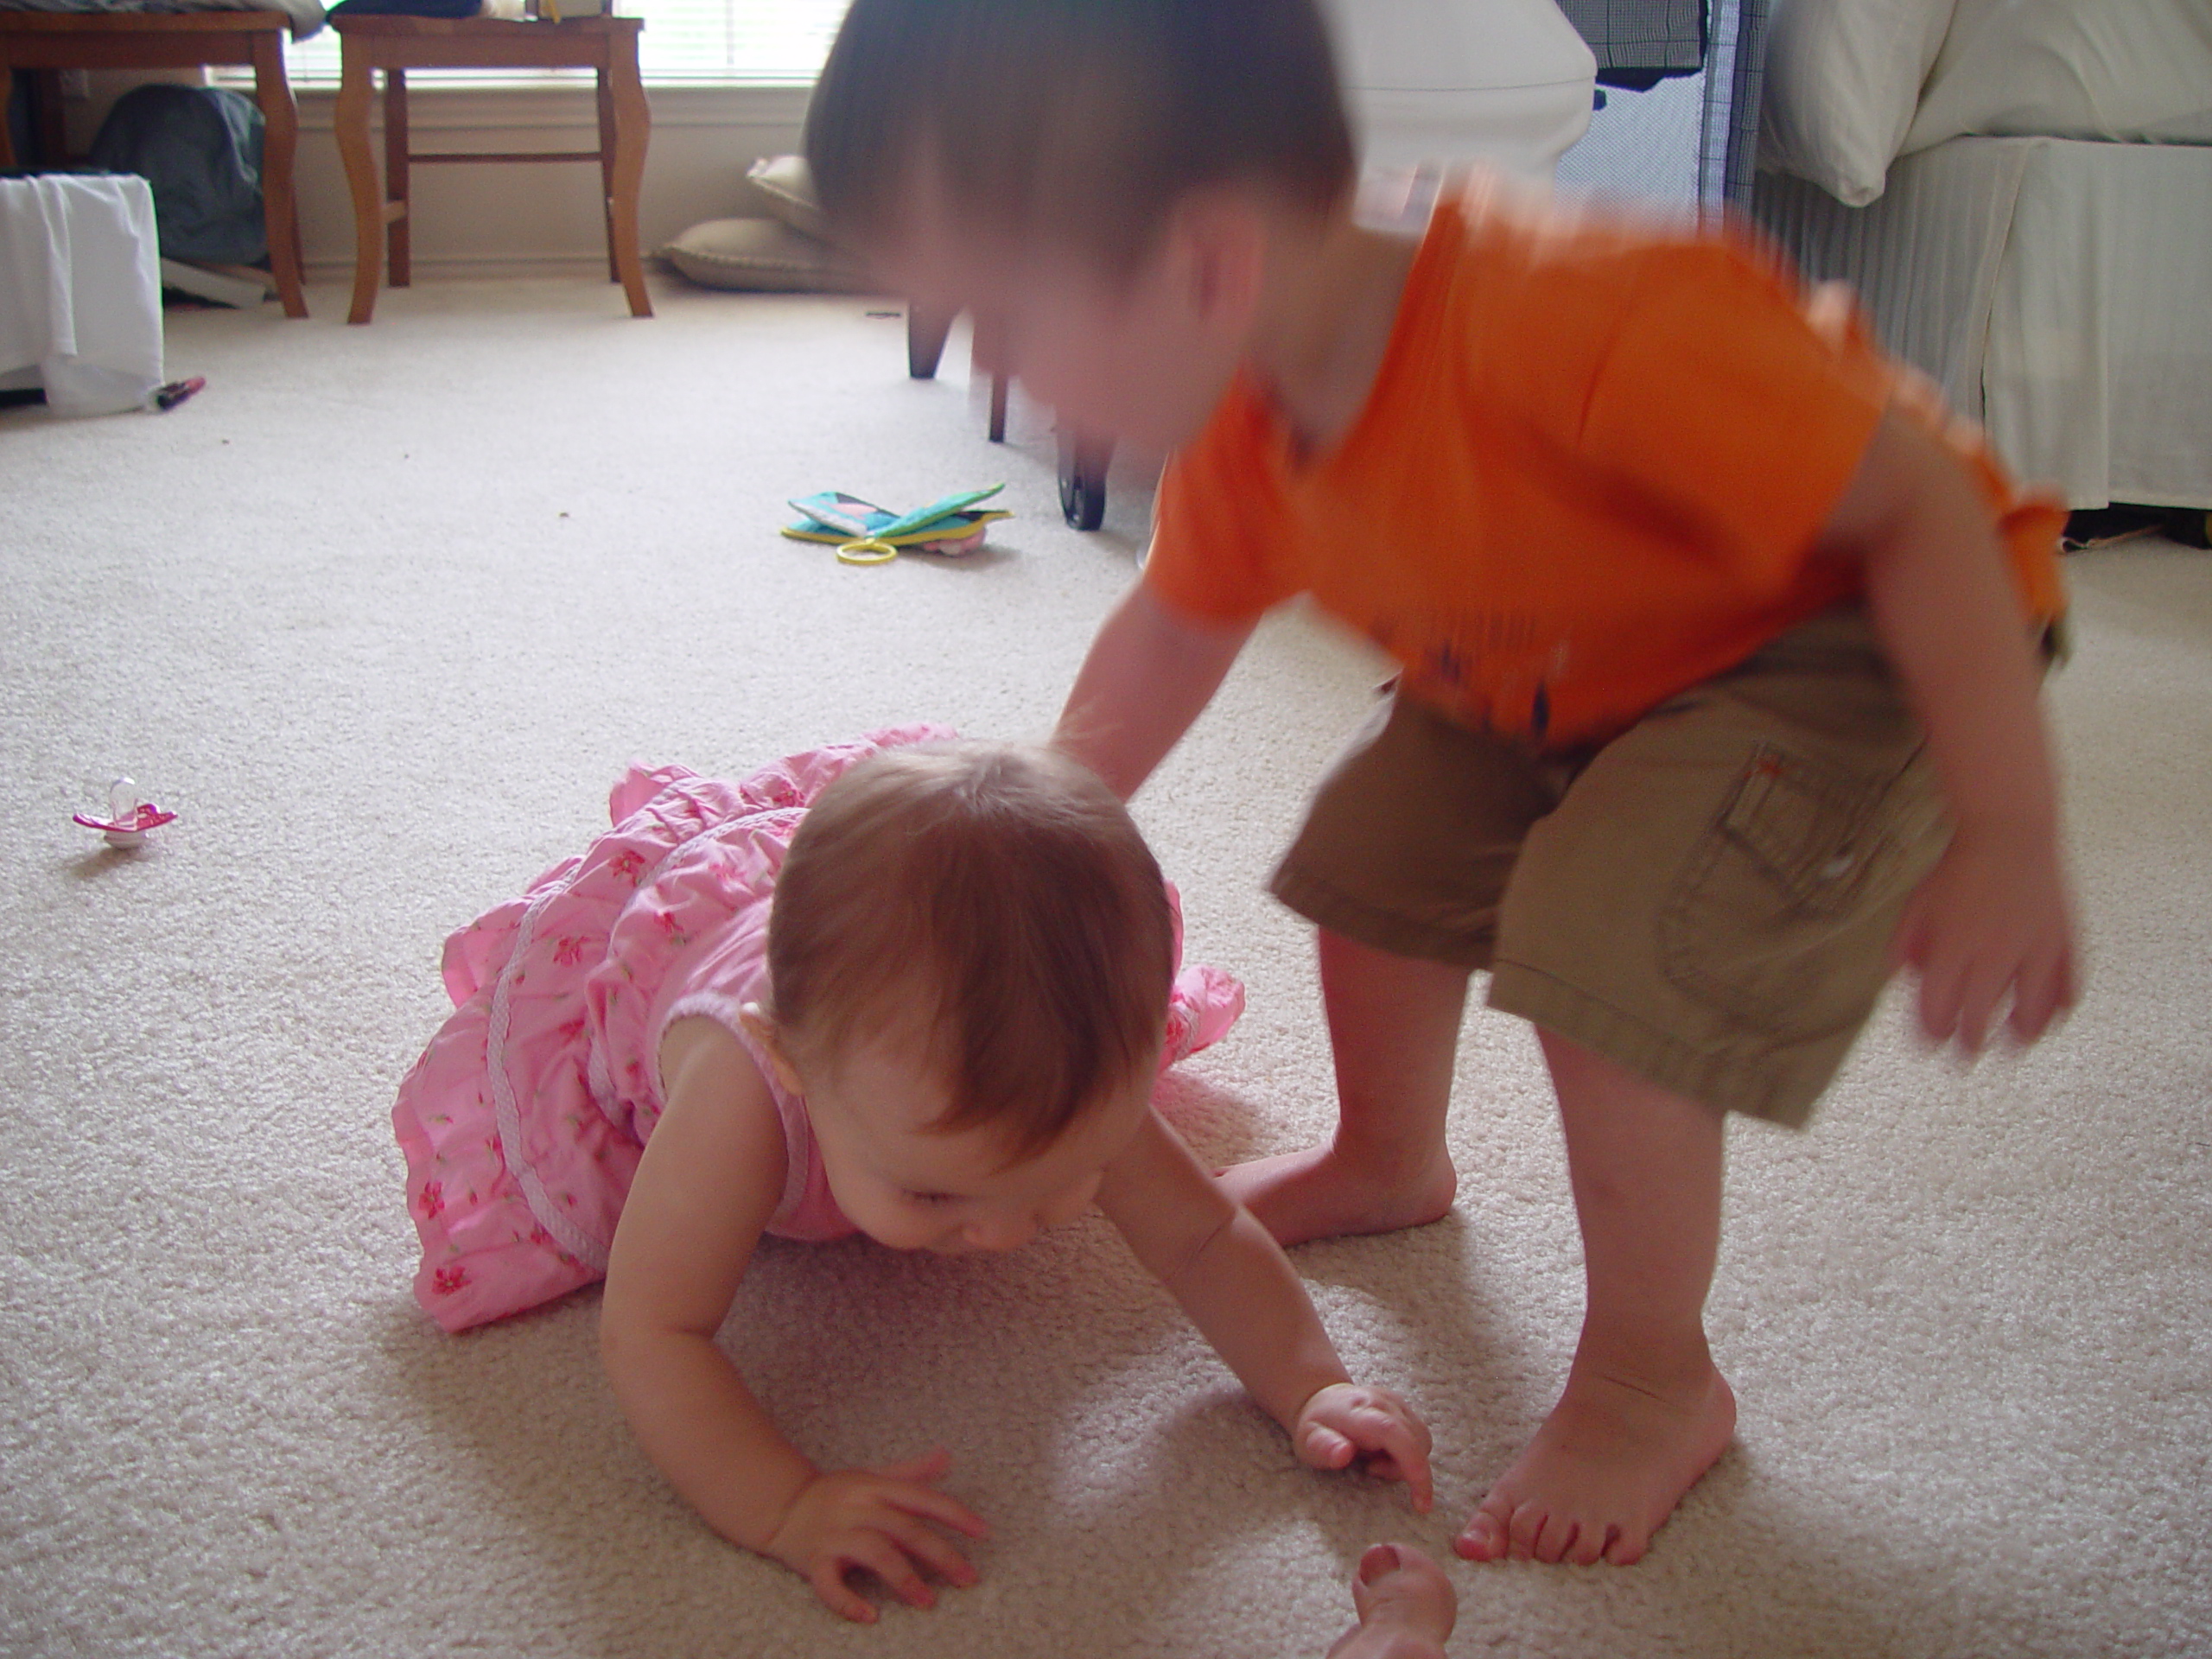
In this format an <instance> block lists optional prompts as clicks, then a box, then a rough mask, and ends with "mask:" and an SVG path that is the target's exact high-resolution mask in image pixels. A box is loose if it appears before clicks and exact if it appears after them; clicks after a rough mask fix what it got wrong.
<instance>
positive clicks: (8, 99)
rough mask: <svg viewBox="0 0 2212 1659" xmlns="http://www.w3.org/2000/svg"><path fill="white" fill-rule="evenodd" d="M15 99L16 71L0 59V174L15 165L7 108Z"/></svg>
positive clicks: (14, 146)
mask: <svg viewBox="0 0 2212 1659" xmlns="http://www.w3.org/2000/svg"><path fill="white" fill-rule="evenodd" d="M15 97H16V71H15V69H14V67H12V66H11V65H10V63H9V62H8V60H7V59H5V58H0V173H4V172H6V171H7V170H8V169H9V168H12V167H14V166H15V164H16V141H15V139H14V138H13V137H10V130H9V126H8V106H9V105H10V104H11V103H13V102H14V100H15Z"/></svg>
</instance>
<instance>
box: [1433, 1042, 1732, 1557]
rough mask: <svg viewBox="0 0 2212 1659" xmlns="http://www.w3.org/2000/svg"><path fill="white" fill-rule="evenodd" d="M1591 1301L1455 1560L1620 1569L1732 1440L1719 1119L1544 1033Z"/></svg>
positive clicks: (1714, 1113) (1721, 1122) (1721, 1125)
mask: <svg viewBox="0 0 2212 1659" xmlns="http://www.w3.org/2000/svg"><path fill="white" fill-rule="evenodd" d="M1541 1035H1542V1038H1543V1044H1544V1058H1546V1059H1547V1060H1548V1062H1549V1063H1550V1065H1551V1071H1552V1081H1553V1083H1554V1086H1555V1087H1556V1088H1557V1089H1558V1090H1559V1104H1560V1123H1561V1125H1562V1126H1563V1127H1564V1128H1565V1130H1566V1132H1567V1165H1568V1169H1569V1173H1570V1174H1571V1175H1572V1177H1573V1184H1574V1205H1575V1210H1576V1212H1577V1214H1578V1216H1579V1217H1580V1221H1581V1224H1582V1243H1583V1254H1584V1259H1585V1272H1586V1274H1587V1277H1588V1283H1589V1292H1588V1300H1587V1303H1586V1308H1585V1311H1584V1313H1583V1318H1582V1341H1581V1344H1580V1346H1579V1347H1578V1348H1577V1349H1576V1351H1575V1355H1574V1364H1573V1369H1572V1370H1569V1372H1568V1373H1567V1389H1566V1391H1565V1392H1564V1393H1563V1394H1561V1395H1560V1402H1559V1404H1558V1405H1557V1406H1555V1407H1554V1408H1553V1410H1552V1414H1551V1416H1550V1417H1549V1418H1548V1420H1547V1421H1545V1423H1544V1426H1543V1427H1542V1428H1541V1429H1539V1430H1538V1431H1537V1433H1536V1438H1535V1440H1533V1441H1531V1442H1530V1443H1529V1446H1528V1449H1527V1450H1526V1451H1524V1452H1522V1454H1521V1458H1520V1460H1519V1461H1518V1462H1516V1464H1515V1465H1513V1466H1512V1468H1510V1469H1509V1470H1508V1471H1506V1472H1505V1476H1504V1478H1503V1479H1501V1480H1500V1481H1499V1482H1498V1483H1497V1484H1496V1485H1495V1486H1493V1487H1491V1491H1490V1495H1489V1496H1488V1497H1484V1499H1483V1501H1482V1503H1481V1506H1480V1507H1479V1508H1478V1510H1476V1512H1475V1515H1474V1516H1473V1518H1472V1519H1471V1520H1470V1521H1469V1522H1468V1523H1467V1529H1466V1531H1465V1533H1463V1534H1462V1535H1460V1537H1459V1544H1458V1548H1459V1553H1460V1554H1462V1555H1466V1556H1469V1557H1471V1558H1472V1559H1474V1560H1498V1559H1500V1558H1502V1557H1504V1556H1507V1555H1511V1556H1514V1557H1516V1558H1519V1559H1524V1560H1525V1559H1529V1558H1533V1559H1535V1560H1540V1561H1572V1562H1574V1563H1577V1564H1583V1565H1586V1564H1588V1563H1590V1562H1592V1561H1596V1560H1599V1559H1601V1558H1602V1559H1604V1560H1609V1561H1611V1562H1613V1563H1615V1564H1616V1565H1619V1566H1626V1565H1627V1564H1628V1563H1629V1562H1630V1561H1633V1560H1637V1558H1638V1557H1639V1556H1641V1555H1642V1554H1643V1551H1644V1548H1645V1546H1646V1545H1647V1544H1649V1541H1650V1539H1651V1535H1652V1534H1653V1533H1655V1532H1656V1531H1657V1530H1658V1529H1659V1528H1660V1526H1661V1525H1662V1523H1663V1522H1665V1521H1666V1519H1667V1517H1668V1516H1669V1515H1670V1514H1672V1513H1673V1511H1674V1508H1675V1504H1676V1503H1680V1502H1681V1497H1682V1494H1683V1493H1684V1492H1686V1491H1688V1490H1689V1489H1690V1487H1691V1486H1692V1485H1694V1484H1696V1481H1697V1478H1698V1477H1699V1476H1700V1475H1702V1474H1703V1473H1704V1472H1705V1471H1706V1470H1707V1468H1709V1467H1710V1466H1711V1465H1712V1464H1713V1459H1716V1458H1718V1457H1719V1455H1720V1453H1721V1452H1722V1450H1723V1449H1724V1448H1725V1447H1726V1446H1727V1444H1728V1441H1729V1438H1730V1436H1731V1435H1732V1434H1733V1433H1734V1432H1735V1426H1736V1401H1735V1396H1734V1395H1732V1394H1731V1393H1730V1392H1729V1389H1728V1384H1727V1383H1726V1381H1725V1380H1723V1378H1722V1377H1721V1375H1720V1373H1719V1371H1718V1370H1715V1369H1714V1368H1713V1355H1712V1351H1711V1350H1710V1349H1708V1348H1707V1345H1706V1340H1705V1320H1704V1313H1705V1298H1706V1293H1707V1290H1709V1289H1710V1288H1711V1287H1712V1284H1713V1260H1714V1257H1715V1255H1716V1254H1717V1252H1718V1250H1719V1240H1720V1172H1721V1142H1722V1135H1723V1130H1724V1128H1725V1120H1724V1118H1723V1116H1722V1115H1721V1114H1720V1113H1719V1112H1717V1111H1714V1110H1713V1109H1711V1108H1710V1107H1707V1106H1704V1105H1701V1104H1700V1103H1697V1102H1695V1101H1693V1100H1688V1099H1685V1098H1683V1097H1682V1096H1680V1095H1675V1094H1671V1093H1669V1091H1667V1090H1663V1089H1660V1088H1658V1087H1656V1086H1655V1085H1654V1084H1649V1083H1646V1082H1644V1081H1643V1079H1642V1078H1640V1077H1637V1076H1635V1075H1634V1074H1633V1073H1631V1072H1630V1071H1625V1070H1624V1069H1623V1068H1622V1067H1620V1066H1618V1065H1615V1064H1614V1063H1613V1062H1612V1061H1611V1060H1608V1059H1605V1058H1602V1057H1601V1056H1599V1055H1597V1054H1595V1053H1592V1052H1591V1051H1590V1050H1588V1049H1586V1048H1583V1047H1581V1046H1578V1045H1576V1044H1573V1043H1571V1042H1568V1041H1567V1040H1566V1039H1563V1038H1559V1037H1555V1036H1554V1035H1552V1034H1551V1033H1548V1032H1546V1033H1541Z"/></svg>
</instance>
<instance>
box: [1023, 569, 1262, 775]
mask: <svg viewBox="0 0 2212 1659" xmlns="http://www.w3.org/2000/svg"><path fill="white" fill-rule="evenodd" d="M1251 637H1252V627H1251V625H1250V624H1249V623H1247V624H1244V625H1243V626H1234V627H1220V626H1213V625H1211V624H1209V623H1205V622H1200V621H1198V620H1196V619H1194V618H1190V617H1185V616H1184V615H1182V614H1181V613H1179V612H1176V611H1174V610H1172V609H1170V608H1169V607H1167V606H1166V605H1165V604H1164V603H1162V602H1161V601H1160V599H1159V598H1157V597H1156V596H1155V595H1154V594H1153V593H1152V591H1151V590H1150V589H1149V588H1147V587H1146V586H1145V584H1144V583H1143V582H1138V583H1137V584H1136V585H1135V587H1133V588H1130V589H1129V591H1128V593H1127V594H1124V595H1123V596H1122V601H1121V603H1120V604H1118V605H1116V607H1114V610H1113V613H1112V614H1111V615H1109V616H1108V617H1107V619H1106V620H1105V622H1104V624H1103V626H1101V627H1100V628H1099V630H1098V637H1097V638H1096V639H1094V640H1092V641H1091V645H1090V655H1089V656H1088V657H1086V658H1084V664H1083V670H1082V671H1081V672H1080V673H1078V674H1077V676H1076V681H1075V687H1074V689H1073V690H1071V691H1070V692H1069V693H1068V701H1067V706H1066V707H1065V709H1061V711H1060V721H1059V725H1058V728H1056V729H1055V730H1054V732H1053V734H1052V747H1055V748H1057V749H1058V750H1060V751H1061V752H1062V753H1065V754H1069V755H1072V756H1073V757H1074V758H1075V759H1076V760H1080V761H1082V762H1083V764H1084V765H1085V766H1089V767H1090V769H1091V770H1092V771H1093V772H1096V773H1097V774H1098V775H1099V776H1100V777H1101V778H1103V779H1105V780H1106V783H1107V785H1108V787H1109V788H1110V789H1112V790H1113V791H1114V792H1115V793H1116V795H1119V796H1120V797H1121V798H1122V799H1123V800H1127V799H1128V798H1129V797H1130V796H1132V795H1134V794H1135V793H1136V792H1137V790H1138V788H1139V787H1140V786H1141V785H1142V784H1143V782H1144V780H1145V779H1147V778H1148V777H1150V776H1151V775H1152V770H1153V768H1154V766H1158V765H1159V764H1160V761H1161V760H1163V759H1165V758H1166V754H1167V752H1168V751H1169V750H1170V749H1172V748H1173V747H1175V745H1176V743H1177V742H1178V741H1180V739H1181V738H1182V735H1183V734H1184V733H1185V732H1186V731H1188V730H1189V729H1190V726H1191V722H1192V721H1194V720H1196V719H1197V718H1198V715H1199V714H1200V712H1201V711H1203V710H1204V709H1205V706H1206V704H1207V702H1210V701H1211V699H1212V696H1213V694H1214V692H1215V691H1216V690H1218V689H1219V687H1220V685H1221V682H1222V679H1223V677H1224V676H1225V675H1226V674H1227V673H1228V672H1229V670H1230V664H1233V663H1234V662H1236V653H1237V652H1240V651H1242V650H1243V648H1244V642H1245V641H1246V640H1247V639H1250V638H1251Z"/></svg>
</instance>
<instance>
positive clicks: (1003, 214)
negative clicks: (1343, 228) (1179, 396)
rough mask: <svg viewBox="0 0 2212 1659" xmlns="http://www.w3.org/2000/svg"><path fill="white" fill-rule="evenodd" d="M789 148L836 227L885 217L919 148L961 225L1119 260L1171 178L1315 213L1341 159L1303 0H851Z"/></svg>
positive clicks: (1144, 237) (871, 229)
mask: <svg viewBox="0 0 2212 1659" xmlns="http://www.w3.org/2000/svg"><path fill="white" fill-rule="evenodd" d="M806 154H807V160H808V162H809V163H810V166H811V167H812V169H813V174H814V186H815V190H816V192H817V194H818V196H819V197H820V200H821V202H822V206H823V210H824V211H825V213H827V214H828V216H829V219H830V222H831V223H832V224H833V225H834V226H836V227H837V228H838V230H839V232H840V233H841V234H844V235H847V236H849V237H851V238H855V239H858V240H861V241H863V242H867V241H871V240H875V239H878V238H882V237H883V236H885V235H886V234H887V233H895V232H896V231H897V229H898V227H899V214H900V213H901V212H902V211H903V210H904V208H905V207H906V203H907V201H908V200H909V199H910V197H911V195H912V190H913V187H914V185H915V183H916V182H917V176H916V173H917V168H918V166H920V165H922V164H924V163H926V165H927V166H928V167H929V168H931V170H932V173H933V175H934V178H935V181H937V182H938V183H939V184H940V185H941V188H943V190H944V193H945V197H946V200H947V205H948V206H950V207H951V208H952V210H953V211H954V212H956V213H958V214H960V215H961V216H962V218H963V220H964V221H965V222H968V223H970V224H975V225H977V226H979V227H982V228H987V229H989V230H993V231H996V232H1001V233H1008V234H1011V235H1012V236H1014V238H1019V239H1022V240H1030V239H1041V240H1044V241H1046V242H1048V243H1050V244H1052V245H1059V246H1067V247H1072V248H1075V249H1077V250H1078V251H1082V252H1084V253H1087V254H1090V255H1091V256H1093V257H1096V258H1098V259H1100V260H1101V261H1102V262H1103V264H1105V265H1106V266H1107V267H1108V268H1109V270H1114V271H1117V272H1126V271H1128V270H1132V269H1134V268H1135V266H1136V265H1137V264H1140V263H1141V261H1142V260H1143V258H1144V257H1145V256H1146V254H1147V253H1148V252H1149V251H1150V250H1151V247H1152V245H1153V242H1154V238H1155V236H1156V235H1157V233H1158V232H1159V230H1160V226H1161V225H1162V223H1163V222H1164V220H1165V219H1166V214H1167V212H1168V210H1169V209H1170V208H1171V207H1173V204H1174V203H1175V201H1176V200H1178V199H1179V198H1180V197H1181V196H1182V195H1183V194H1185V192H1187V191H1189V190H1192V189H1194V188H1199V187H1202V186H1206V185H1215V184H1235V185H1240V186H1248V187H1257V188H1262V189H1265V190H1268V191H1271V192H1273V193H1274V194H1276V195H1277V196H1279V197H1280V198H1281V199H1282V200H1285V201H1286V202H1287V203H1289V204H1291V205H1293V206H1296V207H1305V208H1308V209H1311V210H1312V211H1313V212H1315V213H1325V212H1327V211H1328V210H1329V209H1330V208H1331V207H1333V206H1334V205H1335V204H1336V203H1337V202H1338V201H1339V200H1341V199H1342V198H1343V197H1344V195H1345V194H1346V193H1347V192H1348V191H1349V190H1350V189H1351V185H1352V182H1353V180H1354V176H1355V174H1356V170H1357V169H1356V167H1355V164H1354V162H1353V157H1352V144H1351V130H1350V127H1349V125H1348V124H1347V122H1346V119H1345V116H1344V101H1343V98H1342V95H1341V94H1340V92H1338V85H1337V73H1336V60H1335V56H1334V54H1333V52H1332V48H1331V45H1330V40H1329V32H1328V29H1327V26H1326V24H1325V22H1323V21H1322V18H1321V16H1320V14H1319V11H1318V10H1317V9H1316V5H1315V0H853V5H852V9H851V10H849V11H848V12H847V13H846V15H845V22H844V25H843V27H842V29H840V30H839V31H838V35H837V40H836V45H835V46H834V47H833V48H831V50H830V53H829V62H828V63H827V65H825V66H824V67H823V72H822V79H821V81H820V83H819V85H817V87H816V89H815V93H814V101H813V103H812V105H810V108H809V110H808V111H807V121H806Z"/></svg>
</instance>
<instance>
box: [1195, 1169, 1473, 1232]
mask: <svg viewBox="0 0 2212 1659" xmlns="http://www.w3.org/2000/svg"><path fill="white" fill-rule="evenodd" d="M1219 1179H1220V1181H1221V1185H1222V1187H1223V1190H1224V1191H1225V1192H1227V1193H1228V1194H1229V1196H1230V1198H1234V1199H1236V1201H1237V1202H1238V1203H1239V1204H1241V1205H1243V1206H1244V1207H1245V1208H1246V1209H1247V1210H1249V1211H1251V1212H1252V1213H1253V1214H1254V1215H1255V1216H1256V1217H1259V1221H1260V1224H1261V1225H1262V1227H1265V1228H1266V1229H1267V1230H1268V1231H1269V1232H1271V1233H1273V1234H1274V1236H1275V1242H1276V1243H1278V1244H1281V1245H1285V1246H1288V1245H1292V1244H1303V1243H1305V1242H1306V1240H1307V1239H1309V1238H1334V1237H1336V1236H1338V1235H1339V1234H1343V1233H1389V1232H1395V1231H1396V1230H1398V1229H1399V1228H1401V1227H1418V1226H1420V1225H1421V1224H1422V1223H1423V1222H1427V1221H1434V1220H1436V1219H1437V1217H1440V1216H1441V1215H1443V1214H1444V1212H1445V1211H1447V1210H1449V1209H1451V1207H1452V1194H1453V1193H1455V1192H1458V1191H1459V1175H1458V1173H1456V1172H1455V1171H1454V1170H1453V1169H1452V1160H1451V1157H1450V1156H1449V1154H1446V1152H1445V1151H1444V1149H1443V1148H1442V1147H1438V1148H1437V1150H1436V1153H1435V1154H1434V1156H1433V1160H1431V1161H1430V1162H1429V1163H1428V1164H1427V1165H1426V1166H1423V1167H1421V1168H1418V1169H1415V1170H1414V1171H1411V1172H1410V1173H1407V1172H1403V1171H1402V1170H1399V1169H1394V1168H1389V1167H1385V1166H1362V1165H1358V1164H1356V1163H1354V1162H1353V1161H1351V1160H1350V1159H1347V1158H1345V1157H1344V1156H1343V1155H1342V1154H1339V1153H1338V1150H1337V1149H1336V1147H1334V1146H1333V1145H1331V1146H1325V1147H1307V1148H1306V1150H1305V1151H1303V1152H1287V1153H1284V1154H1282V1155H1281V1156H1280V1157H1276V1158H1256V1159H1254V1160H1252V1161H1251V1162H1250V1163H1249V1164H1235V1165H1232V1166H1230V1167H1229V1168H1227V1169H1224V1170H1223V1171H1221V1172H1220V1174H1219Z"/></svg>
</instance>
